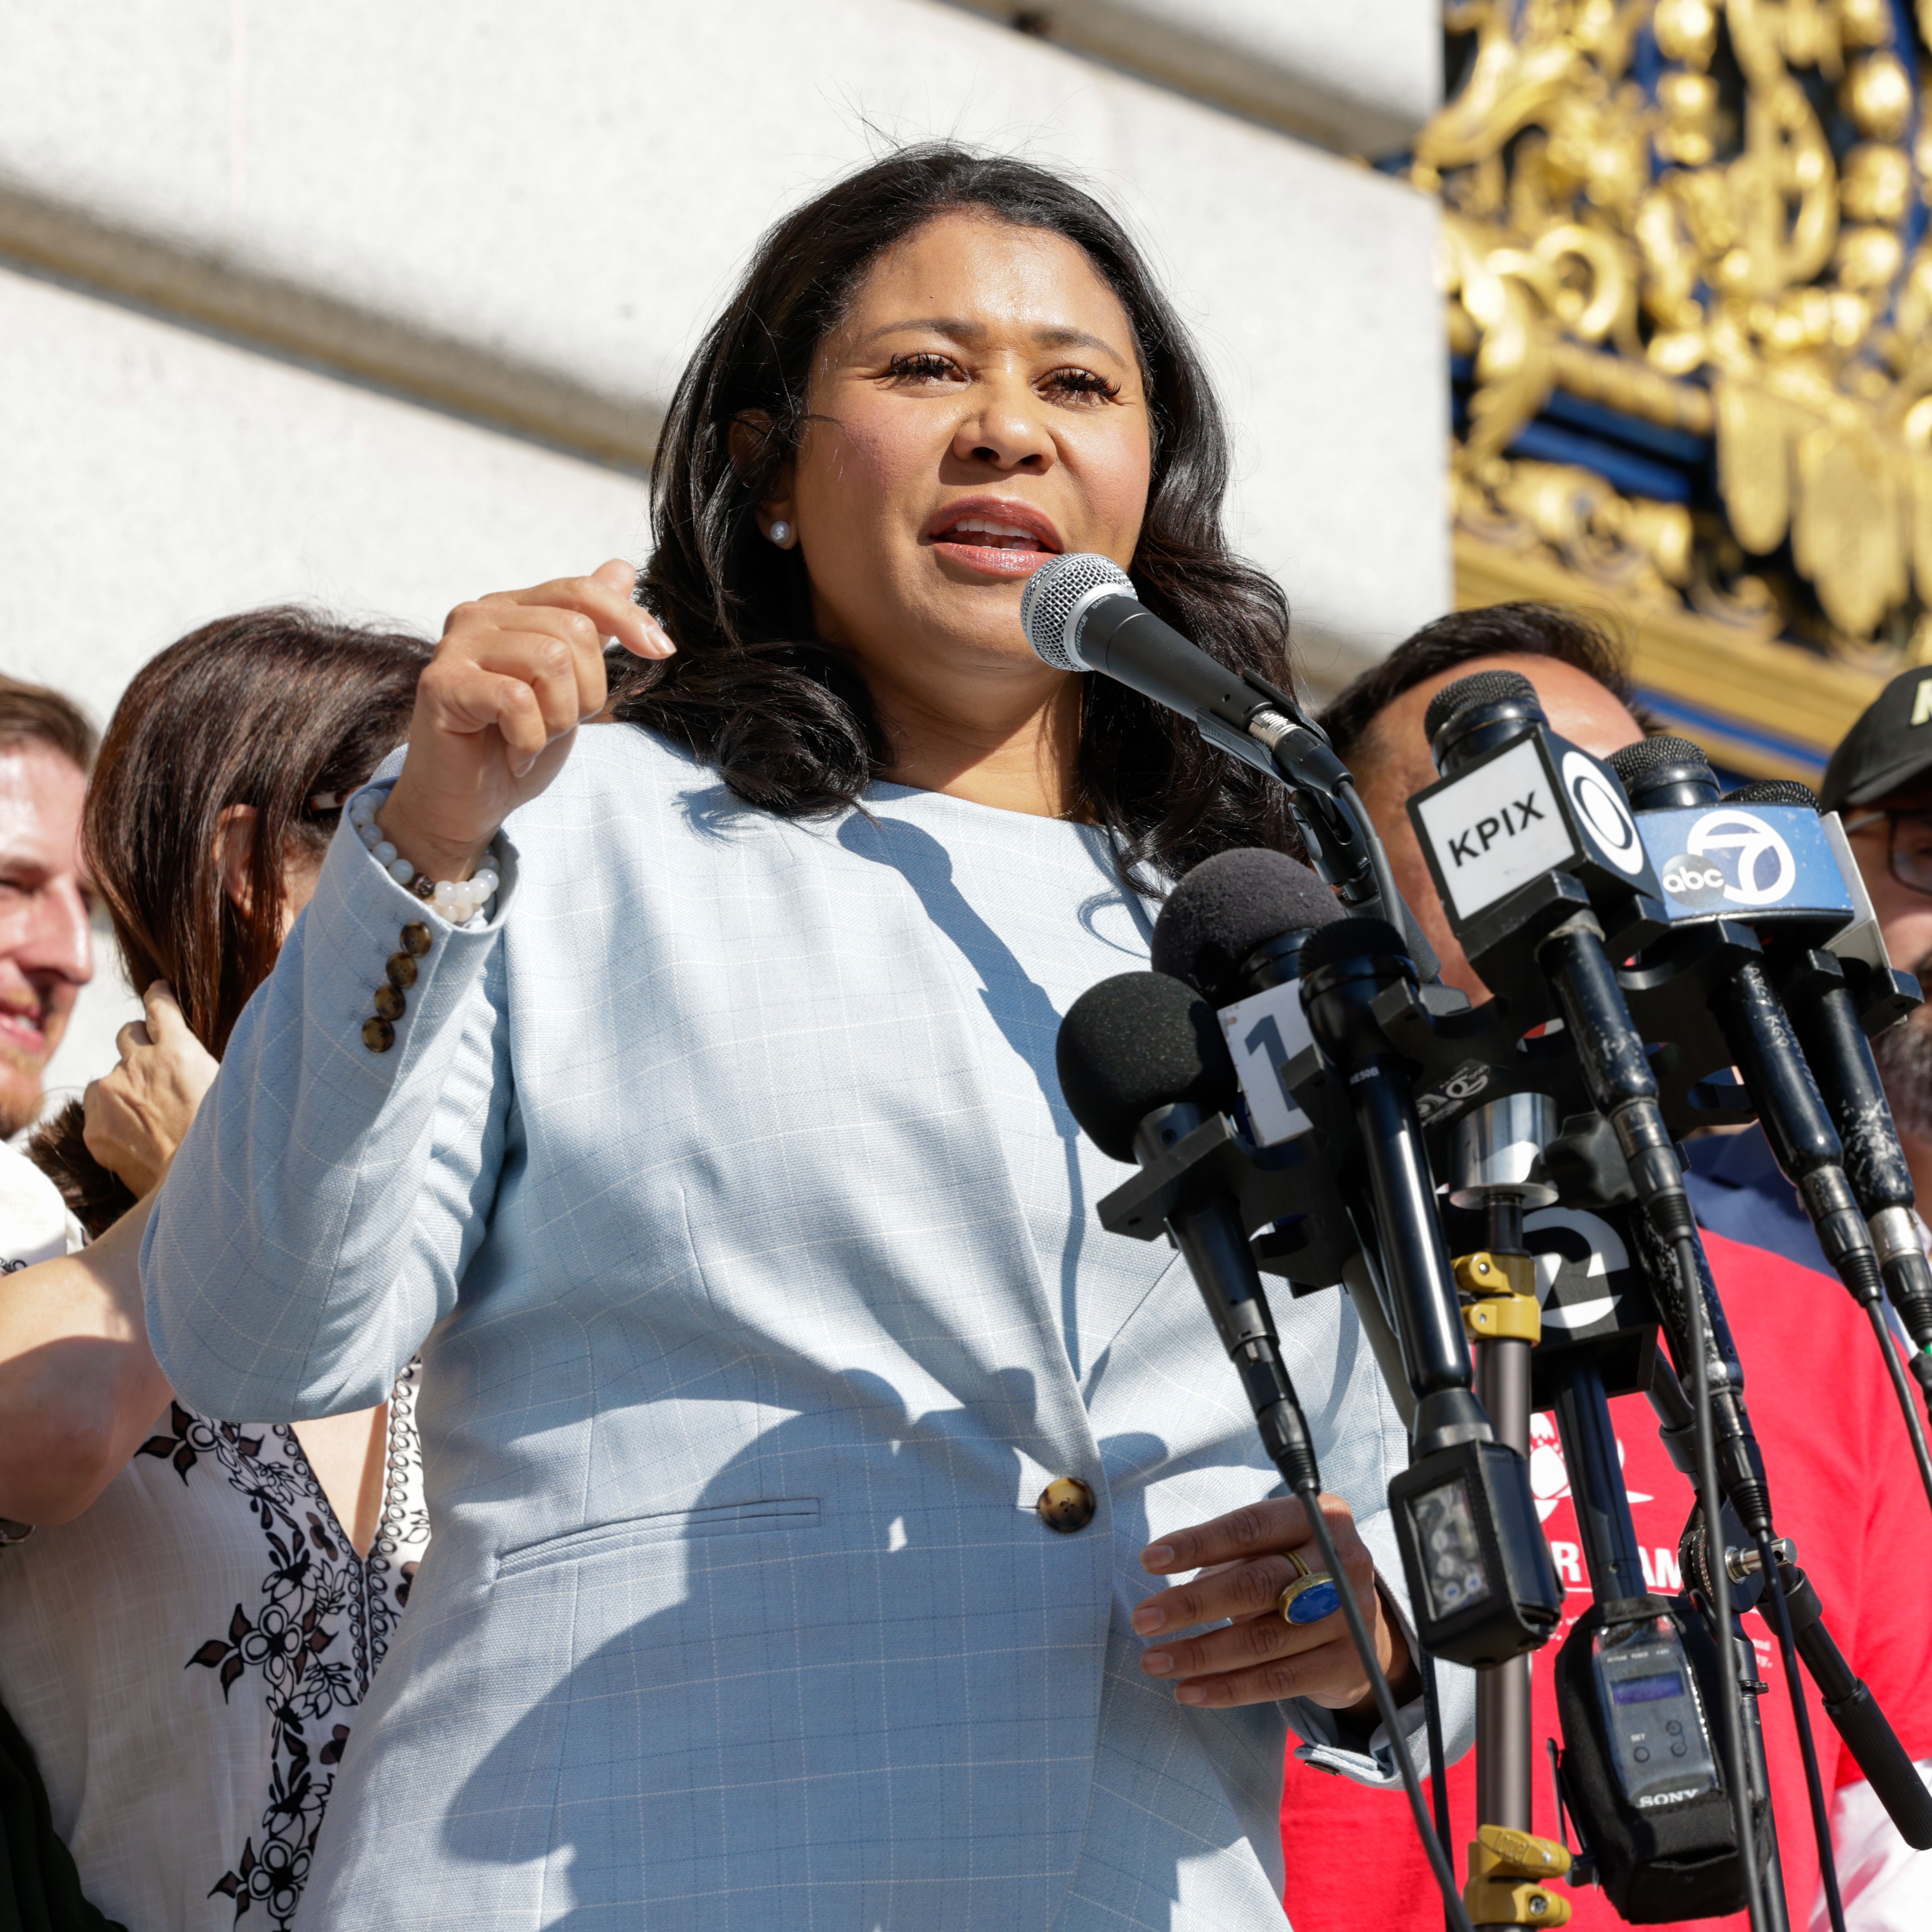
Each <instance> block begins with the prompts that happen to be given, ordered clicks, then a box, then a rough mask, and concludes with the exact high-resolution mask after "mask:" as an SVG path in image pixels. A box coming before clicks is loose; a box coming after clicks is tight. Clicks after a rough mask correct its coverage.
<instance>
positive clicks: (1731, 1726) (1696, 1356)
mask: <svg viewBox="0 0 1932 1932" xmlns="http://www.w3.org/2000/svg"><path fill="white" fill-rule="evenodd" d="M1687 1218H1688V1215H1687ZM1671 1247H1672V1250H1673V1252H1674V1253H1675V1254H1676V1257H1677V1274H1678V1279H1679V1283H1680V1286H1681V1292H1682V1295H1683V1297H1684V1305H1685V1322H1686V1324H1687V1325H1688V1328H1689V1329H1690V1331H1691V1333H1690V1347H1689V1349H1688V1351H1687V1352H1688V1355H1690V1358H1691V1417H1692V1421H1693V1425H1694V1433H1695V1436H1696V1440H1697V1500H1698V1502H1699V1504H1700V1506H1701V1507H1702V1508H1703V1511H1704V1520H1705V1522H1706V1523H1717V1522H1718V1521H1719V1520H1721V1519H1720V1517H1719V1514H1718V1511H1719V1508H1720V1506H1721V1503H1722V1500H1723V1497H1722V1493H1721V1491H1720V1490H1719V1489H1718V1425H1717V1418H1716V1416H1715V1414H1714V1413H1713V1412H1712V1406H1711V1376H1710V1362H1709V1357H1708V1356H1707V1355H1706V1349H1707V1348H1708V1346H1709V1325H1708V1324H1707V1323H1706V1320H1705V1310H1704V1280H1703V1272H1702V1271H1701V1270H1700V1268H1698V1265H1697V1234H1696V1232H1695V1229H1694V1228H1692V1229H1685V1230H1682V1231H1681V1232H1673V1238H1672V1241H1671ZM1773 1580H1774V1581H1775V1578H1774V1579H1773ZM1717 1587H1718V1588H1720V1589H1721V1588H1722V1584H1721V1582H1720V1583H1718V1586H1717ZM1711 1614H1712V1622H1713V1623H1714V1624H1715V1626H1716V1627H1715V1629H1713V1631H1712V1633H1711V1634H1712V1637H1713V1639H1714V1640H1715V1642H1716V1644H1717V1649H1718V1670H1719V1671H1720V1672H1721V1673H1722V1676H1723V1679H1724V1709H1722V1711H1721V1712H1719V1714H1718V1715H1719V1718H1720V1720H1721V1722H1722V1724H1723V1726H1724V1755H1725V1757H1727V1758H1728V1759H1729V1760H1730V1763H1729V1764H1728V1765H1727V1767H1726V1770H1727V1773H1728V1775H1729V1776H1730V1781H1731V1817H1732V1819H1733V1827H1734V1829H1735V1830H1736V1832H1737V1835H1738V1856H1739V1862H1740V1863H1741V1864H1742V1867H1743V1870H1744V1881H1745V1909H1746V1911H1747V1912H1748V1913H1749V1915H1750V1918H1751V1926H1752V1932H1763V1928H1764V1927H1765V1923H1766V1921H1765V1915H1764V1885H1763V1873H1761V1872H1760V1870H1759V1869H1758V1862H1757V1844H1756V1842H1755V1839H1756V1835H1755V1833H1754V1832H1753V1831H1752V1829H1751V1781H1750V1779H1749V1778H1748V1777H1747V1775H1745V1733H1744V1715H1743V1712H1742V1709H1741V1708H1740V1706H1739V1701H1738V1700H1739V1699H1740V1698H1741V1697H1742V1696H1743V1695H1744V1686H1743V1684H1742V1682H1741V1681H1740V1680H1739V1676H1738V1649H1737V1645H1736V1643H1735V1641H1734V1640H1733V1638H1732V1636H1731V1607H1730V1600H1729V1598H1727V1599H1726V1600H1725V1601H1724V1602H1723V1603H1721V1604H1718V1603H1713V1604H1712V1606H1711ZM1826 1838H1827V1849H1826V1855H1828V1856H1829V1833H1828V1834H1827V1835H1826ZM1833 1932H1844V1928H1843V1926H1842V1925H1841V1924H1839V1925H1835V1926H1834V1927H1833Z"/></svg>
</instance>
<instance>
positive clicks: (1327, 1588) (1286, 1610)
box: [1277, 1550, 1342, 1624]
mask: <svg viewBox="0 0 1932 1932" xmlns="http://www.w3.org/2000/svg"><path fill="white" fill-rule="evenodd" d="M1288 1560H1289V1562H1291V1563H1292V1564H1293V1565H1295V1581H1294V1582H1293V1583H1291V1584H1289V1586H1288V1588H1287V1589H1285V1590H1284V1591H1283V1592H1282V1593H1281V1595H1280V1597H1279V1598H1277V1602H1278V1603H1279V1604H1280V1607H1281V1614H1282V1618H1283V1622H1287V1623H1291V1624H1319V1622H1321V1621H1322V1619H1323V1618H1324V1617H1332V1616H1334V1614H1335V1613H1336V1612H1337V1610H1340V1608H1341V1607H1342V1593H1341V1592H1340V1590H1338V1589H1337V1588H1336V1587H1335V1580H1334V1577H1331V1575H1330V1574H1328V1571H1325V1570H1311V1569H1310V1568H1309V1567H1308V1565H1307V1561H1306V1560H1305V1559H1304V1558H1302V1557H1300V1556H1297V1555H1296V1554H1295V1552H1294V1551H1293V1550H1290V1551H1289V1553H1288Z"/></svg>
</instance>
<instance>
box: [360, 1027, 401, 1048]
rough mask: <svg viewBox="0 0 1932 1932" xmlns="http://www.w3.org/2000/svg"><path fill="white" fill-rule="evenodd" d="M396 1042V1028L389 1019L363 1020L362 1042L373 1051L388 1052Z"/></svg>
mask: <svg viewBox="0 0 1932 1932" xmlns="http://www.w3.org/2000/svg"><path fill="white" fill-rule="evenodd" d="M395 1043H396V1030H395V1028H394V1027H392V1025H390V1024H389V1022H388V1021H387V1020H378V1019H367V1020H365V1021H364V1022H362V1044H363V1045H364V1046H366V1047H367V1048H368V1049H369V1051H370V1052H371V1053H387V1052H389V1049H390V1048H391V1047H392V1046H395Z"/></svg>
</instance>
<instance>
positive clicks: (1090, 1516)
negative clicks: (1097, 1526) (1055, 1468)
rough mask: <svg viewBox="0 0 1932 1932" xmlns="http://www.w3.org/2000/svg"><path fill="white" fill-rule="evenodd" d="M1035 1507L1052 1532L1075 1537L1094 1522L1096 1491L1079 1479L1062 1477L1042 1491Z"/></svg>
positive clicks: (1076, 1477) (1041, 1519)
mask: <svg viewBox="0 0 1932 1932" xmlns="http://www.w3.org/2000/svg"><path fill="white" fill-rule="evenodd" d="M1034 1508H1035V1509H1036V1510H1037V1511H1039V1512H1040V1521H1041V1522H1042V1523H1045V1524H1046V1526H1047V1528H1048V1529H1057V1530H1058V1531H1059V1532H1060V1533H1061V1535H1063V1536H1071V1535H1073V1532H1075V1531H1076V1529H1085V1528H1086V1527H1087V1526H1088V1524H1089V1523H1091V1522H1092V1521H1093V1520H1094V1492H1093V1491H1092V1490H1090V1489H1089V1488H1088V1487H1087V1485H1086V1484H1085V1483H1083V1482H1082V1481H1081V1480H1080V1478H1079V1477H1078V1476H1058V1477H1056V1478H1055V1479H1054V1480H1053V1481H1052V1482H1050V1483H1049V1484H1047V1486H1046V1488H1045V1489H1043V1490H1041V1491H1040V1500H1039V1502H1037V1503H1035V1504H1034Z"/></svg>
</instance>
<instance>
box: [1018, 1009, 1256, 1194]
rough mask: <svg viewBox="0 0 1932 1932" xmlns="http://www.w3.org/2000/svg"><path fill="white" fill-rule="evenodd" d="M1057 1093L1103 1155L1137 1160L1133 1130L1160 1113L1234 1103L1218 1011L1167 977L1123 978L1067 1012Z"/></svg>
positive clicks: (1058, 1048) (1058, 1046)
mask: <svg viewBox="0 0 1932 1932" xmlns="http://www.w3.org/2000/svg"><path fill="white" fill-rule="evenodd" d="M1054 1063H1055V1066H1056V1067H1058V1069H1059V1071H1060V1091H1061V1092H1062V1093H1063V1094H1065V1095H1066V1097H1067V1105H1068V1106H1070V1108H1072V1109H1073V1118H1075V1119H1076V1121H1079V1123H1080V1124H1081V1127H1082V1128H1083V1129H1084V1130H1085V1132H1086V1133H1087V1135H1088V1138H1089V1139H1091V1141H1092V1142H1093V1143H1094V1145H1095V1146H1096V1147H1097V1148H1099V1149H1100V1151H1101V1152H1102V1153H1103V1154H1106V1155H1107V1156H1109V1157H1110V1158H1111V1159H1112V1160H1133V1157H1134V1130H1136V1128H1137V1127H1139V1125H1140V1124H1141V1123H1142V1121H1144V1120H1145V1119H1146V1118H1147V1117H1148V1115H1150V1114H1151V1113H1152V1112H1154V1109H1156V1108H1157V1107H1167V1106H1173V1105H1174V1104H1175V1103H1176V1102H1177V1101H1181V1100H1192V1101H1193V1102H1194V1103H1196V1106H1200V1107H1202V1108H1205V1109H1207V1110H1208V1112H1211V1113H1223V1112H1226V1111H1227V1110H1228V1109H1230V1108H1232V1106H1234V1104H1235V1091H1236V1088H1235V1064H1234V1062H1233V1061H1232V1060H1230V1059H1229V1058H1228V1046H1227V1043H1226V1041H1225V1040H1223V1038H1222V1037H1221V1023H1220V1021H1219V1020H1218V1019H1216V1017H1215V1016H1214V1008H1213V1007H1211V1006H1210V1005H1209V1004H1208V1002H1207V1001H1205V1000H1204V999H1202V998H1201V996H1200V995H1199V994H1198V993H1196V992H1195V991H1194V989H1193V988H1192V987H1190V986H1183V985H1182V984H1181V982H1180V981H1179V980H1170V979H1169V977H1167V975H1166V974H1165V973H1121V974H1116V975H1115V977H1114V978H1112V979H1111V980H1102V981H1101V982H1100V984H1099V985H1098V986H1089V987H1088V989H1087V990H1086V992H1084V993H1082V995H1080V997H1079V999H1077V1000H1076V1001H1074V1002H1073V1005H1072V1006H1071V1007H1069V1008H1068V1009H1067V1017H1066V1019H1064V1020H1062V1021H1061V1023H1060V1037H1059V1039H1058V1041H1057V1042H1056V1043H1055V1046H1054Z"/></svg>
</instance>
